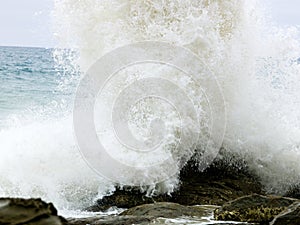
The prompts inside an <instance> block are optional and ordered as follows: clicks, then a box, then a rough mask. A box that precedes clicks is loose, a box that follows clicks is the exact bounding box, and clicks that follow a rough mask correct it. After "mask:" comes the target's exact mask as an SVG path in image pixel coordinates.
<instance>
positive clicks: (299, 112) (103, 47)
mask: <svg viewBox="0 0 300 225" xmlns="http://www.w3.org/2000/svg"><path fill="white" fill-rule="evenodd" d="M54 17H55V26H56V27H55V29H56V32H55V36H56V38H57V39H58V40H59V41H60V46H58V47H59V48H57V50H56V51H55V54H54V56H55V59H56V61H57V65H58V66H63V68H64V70H63V71H64V72H62V74H61V81H60V85H59V87H58V89H59V90H60V91H61V92H63V93H66V95H68V96H69V95H71V96H74V94H75V91H74V84H77V83H78V81H79V76H78V74H79V73H81V74H84V72H86V71H87V70H88V69H89V68H90V66H91V65H93V64H94V63H95V62H96V61H97V60H98V59H99V58H100V57H101V56H103V55H104V54H106V53H108V52H110V51H112V50H114V49H116V48H117V47H120V46H123V45H126V44H130V43H135V42H138V41H145V40H154V41H162V42H168V43H171V44H174V45H177V46H182V47H184V48H187V49H189V50H191V51H192V52H193V53H194V54H196V55H197V56H198V57H199V59H200V60H202V61H203V62H204V63H205V65H206V68H209V69H210V70H211V71H212V73H213V74H214V75H215V76H216V78H217V80H218V82H219V85H220V87H221V89H222V92H223V95H224V99H225V105H226V111H227V129H226V133H225V137H224V140H223V146H224V147H225V148H226V149H227V150H228V151H231V152H233V153H236V154H239V155H240V156H241V157H243V158H244V159H245V161H246V162H248V164H249V166H250V168H251V169H252V170H253V171H254V172H255V173H256V174H257V175H258V176H259V177H260V179H261V181H262V183H263V184H264V185H265V187H266V189H267V190H268V191H269V192H272V193H283V192H284V191H286V190H287V188H288V187H289V186H290V185H294V184H296V183H298V182H299V181H300V177H299V174H300V165H299V163H298V162H299V160H300V147H299V145H300V140H299V137H300V101H299V98H298V96H300V89H299V85H300V65H299V63H298V62H297V59H298V58H299V56H300V41H299V38H297V37H298V36H297V35H299V31H298V29H297V28H295V27H289V28H278V27H276V26H274V25H272V23H270V22H268V21H266V19H265V17H264V12H263V7H262V6H261V5H260V4H259V3H258V1H255V0H250V1H246V0H245V1H240V0H228V1H217V0H211V1H209V0H202V1H201V0H199V1H179V0H178V1H176V0H173V1H169V0H166V1H161V0H152V1H150V0H141V1H140V0H83V1H79V0H78V1H77V0H76V1H74V0H60V1H58V0H57V1H56V2H55V10H54ZM64 49H73V50H74V51H75V52H76V53H77V54H74V52H70V51H69V50H64ZM154 72H155V76H157V77H164V78H167V79H170V80H172V81H173V82H174V83H176V84H177V85H180V87H182V89H183V90H184V91H185V92H186V93H187V95H188V96H189V97H190V98H191V99H192V100H193V101H194V102H195V108H196V109H197V114H198V116H199V117H200V118H201V121H200V122H201V127H203V128H204V129H201V130H200V131H199V133H200V134H201V135H200V137H202V138H200V139H199V140H198V142H197V143H195V146H193V147H192V148H193V149H194V148H198V149H201V147H202V146H203V143H206V141H207V140H206V139H205V138H206V137H207V135H206V133H207V130H208V127H209V125H210V123H211V121H210V118H209V114H207V112H206V110H207V108H209V106H208V105H207V102H206V101H205V96H204V95H203V93H202V92H201V87H203V85H204V84H203V83H197V82H194V81H193V82H192V81H191V80H189V78H188V77H187V76H186V75H184V74H182V73H180V72H178V71H175V70H172V69H170V68H160V69H159V70H156V69H154V68H153V65H143V66H139V65H138V66H134V67H132V68H129V69H128V70H126V71H121V72H120V74H119V76H116V78H115V79H114V80H112V82H110V84H109V85H108V87H107V89H106V91H104V92H103V93H102V95H101V96H100V97H101V98H100V99H99V101H98V104H97V107H96V109H97V110H98V111H100V112H103V114H101V116H107V111H106V110H105V108H106V105H107V104H109V103H110V102H111V100H112V99H114V97H115V96H116V95H117V94H118V93H119V92H120V89H122V88H124V87H125V86H126V85H128V84H130V83H132V81H135V80H138V79H140V78H141V77H147V76H152V75H153V73H154ZM70 86H72V88H70ZM220 101H223V99H220ZM62 102H65V103H63V104H66V105H67V106H66V107H58V106H49V107H50V110H49V111H50V113H48V114H47V115H46V116H45V115H39V116H38V118H36V117H37V116H36V115H35V114H34V115H32V114H29V115H27V117H26V118H23V117H18V118H17V121H19V122H18V124H15V123H14V124H10V125H9V126H6V127H9V128H5V129H2V130H1V131H0V147H1V149H3V151H4V152H5V157H2V158H1V163H0V167H1V171H5V175H1V176H0V181H1V182H0V183H1V188H0V192H1V194H2V195H5V196H24V197H29V196H30V197H35V196H36V197H43V198H45V199H46V200H49V201H52V202H54V203H55V204H56V205H57V206H58V207H59V208H60V209H62V208H83V207H85V206H88V205H89V204H91V202H92V201H93V199H94V198H97V197H99V196H101V195H103V194H107V193H109V192H111V191H113V190H114V183H112V182H110V181H107V180H105V179H103V178H100V177H99V176H97V175H96V174H95V173H94V172H93V171H92V170H91V169H90V168H89V167H88V166H87V164H86V163H85V161H84V160H83V158H82V157H81V155H80V153H79V151H78V149H77V144H76V140H75V137H74V135H73V127H72V126H73V125H72V112H71V110H72V102H73V99H70V98H66V99H64V101H62ZM157 108H160V109H161V110H160V111H159V112H155V110H154V109H157ZM56 111H62V112H63V113H59V116H57V112H56ZM51 112H53V113H51ZM155 116H156V117H160V118H163V120H164V121H165V122H166V123H165V124H166V129H167V130H169V131H170V134H171V135H169V136H168V139H166V140H165V142H166V143H165V145H164V146H165V148H166V149H167V150H169V149H172V146H176V143H178V140H179V139H178V138H179V136H178V127H180V126H181V128H183V130H187V131H188V130H189V129H190V126H192V124H193V121H190V123H188V124H180V120H179V119H180V117H179V116H178V115H177V114H176V111H175V112H174V109H173V108H172V107H169V106H168V105H166V104H164V103H161V102H155V101H154V100H153V99H147V100H146V101H141V102H138V103H137V104H136V105H135V106H134V107H133V108H131V114H130V118H129V127H130V129H131V131H133V133H135V134H136V137H137V138H138V139H141V140H144V139H145V137H149V136H151V132H149V126H148V125H149V124H148V122H149V120H151V118H153V117H155ZM32 121H34V122H32ZM96 122H97V124H100V125H101V126H100V128H99V130H98V132H99V136H101V135H102V139H103V140H104V141H105V144H106V145H107V146H109V147H110V148H111V149H112V152H114V151H115V150H116V149H118V147H119V145H117V144H116V141H115V140H114V139H111V138H110V133H105V132H103V127H104V129H106V128H107V127H109V124H108V121H107V120H103V119H102V117H98V120H97V121H96ZM180 150H181V149H180ZM122 151H123V152H121V153H122V154H120V155H118V157H119V160H124V158H125V159H126V160H128V162H129V163H130V164H134V163H137V164H138V163H141V162H140V161H139V160H140V159H135V158H134V157H132V156H131V155H130V154H129V155H126V154H125V153H126V149H123V150H122ZM118 153H119V152H117V153H116V154H118ZM167 153H168V154H169V153H170V152H167ZM171 154H177V153H176V152H172V151H171ZM126 157H127V158H126ZM155 157H158V156H157V155H156V156H155ZM155 157H154V158H153V159H151V160H152V161H155V160H157V159H156V158H155ZM158 158H159V157H158ZM199 160H201V159H199ZM179 161H180V160H179ZM180 166H181V165H180V162H179V164H178V167H179V168H180ZM111 169H112V170H113V169H114V168H111ZM160 169H161V168H157V170H158V171H160ZM143 172H144V173H145V174H147V171H146V170H144V171H143ZM124 176H126V179H127V180H128V181H129V182H130V180H139V181H140V185H141V188H142V189H144V188H149V187H145V186H144V185H143V184H144V183H148V182H149V180H143V179H140V177H137V176H136V174H133V173H130V171H124ZM177 185H178V179H177V178H176V176H175V177H173V178H172V179H170V180H168V181H165V182H164V183H162V184H160V185H159V186H156V185H153V187H151V188H150V189H148V194H156V193H162V192H172V191H173V190H174V188H176V186H177ZM79 202H80V204H79Z"/></svg>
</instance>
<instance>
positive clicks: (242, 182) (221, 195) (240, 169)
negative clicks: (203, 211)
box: [87, 153, 264, 212]
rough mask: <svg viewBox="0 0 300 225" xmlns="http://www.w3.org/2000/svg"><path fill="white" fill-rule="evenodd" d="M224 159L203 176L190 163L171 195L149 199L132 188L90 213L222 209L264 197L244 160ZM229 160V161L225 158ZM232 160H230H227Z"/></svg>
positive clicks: (107, 198) (106, 199)
mask: <svg viewBox="0 0 300 225" xmlns="http://www.w3.org/2000/svg"><path fill="white" fill-rule="evenodd" d="M222 154H223V156H222V155H221V157H220V158H219V160H217V161H215V162H214V164H213V165H211V166H210V167H209V168H207V169H206V170H205V171H203V172H201V171H199V170H198V167H197V163H195V161H193V160H191V161H190V162H188V163H187V165H186V166H185V167H184V168H183V169H182V170H181V173H180V181H181V184H180V187H179V188H178V190H176V191H175V192H173V193H172V195H160V196H153V197H151V198H149V197H146V196H145V193H142V192H140V190H139V189H134V188H133V187H125V188H122V189H120V188H117V190H116V191H115V192H114V194H113V195H111V196H105V197H104V198H102V199H99V200H97V202H96V203H95V205H93V206H91V207H89V208H88V209H87V210H88V211H93V212H97V211H105V210H107V209H108V208H110V207H113V206H117V207H119V208H131V207H134V206H138V205H142V204H151V203H155V202H174V203H178V204H181V205H222V204H224V203H225V202H228V201H230V200H233V199H236V198H238V197H241V196H244V195H249V194H253V193H257V194H264V192H263V190H262V187H261V184H260V183H259V182H258V179H257V178H256V177H255V176H253V175H252V174H251V173H250V172H249V171H248V168H247V166H246V164H245V163H244V162H243V160H242V159H239V158H237V159H235V161H236V162H238V163H231V164H230V163H229V161H230V162H232V158H234V157H235V156H232V155H231V156H228V155H226V154H225V153H222ZM226 157H227V158H226ZM228 158H230V160H228Z"/></svg>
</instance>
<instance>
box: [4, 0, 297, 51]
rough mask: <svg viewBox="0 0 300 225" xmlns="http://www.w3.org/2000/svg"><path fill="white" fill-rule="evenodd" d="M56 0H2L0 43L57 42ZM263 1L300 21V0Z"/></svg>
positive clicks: (280, 15)
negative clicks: (53, 14) (53, 28)
mask: <svg viewBox="0 0 300 225" xmlns="http://www.w3.org/2000/svg"><path fill="white" fill-rule="evenodd" d="M53 1H54V0H0V46H9V45H13V46H43V47H52V46H55V41H54V40H53V37H52V32H51V16H50V13H51V10H52V9H53ZM99 1H100V0H99ZM183 1H184V0H183ZM262 1H264V2H266V5H267V7H268V8H270V12H271V15H272V16H273V18H274V20H275V21H276V22H277V23H278V24H280V25H300V0H262Z"/></svg>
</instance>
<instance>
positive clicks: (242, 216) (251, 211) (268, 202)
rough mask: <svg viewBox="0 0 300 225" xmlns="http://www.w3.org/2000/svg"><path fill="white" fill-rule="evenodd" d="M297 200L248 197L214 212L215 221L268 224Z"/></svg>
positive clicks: (273, 197)
mask: <svg viewBox="0 0 300 225" xmlns="http://www.w3.org/2000/svg"><path fill="white" fill-rule="evenodd" d="M296 201H298V200H297V199H292V198H285V197H279V196H262V195H258V194H254V195H248V196H244V197H241V198H238V199H236V200H233V201H230V202H227V203H225V204H224V205H223V206H222V207H221V208H219V209H216V210H215V219H216V220H225V221H228V220H231V221H240V222H251V223H260V224H269V222H270V221H272V220H273V219H274V217H275V216H276V215H278V214H279V213H281V212H282V211H284V210H285V209H286V208H287V207H289V206H290V205H291V204H293V203H294V202H296Z"/></svg>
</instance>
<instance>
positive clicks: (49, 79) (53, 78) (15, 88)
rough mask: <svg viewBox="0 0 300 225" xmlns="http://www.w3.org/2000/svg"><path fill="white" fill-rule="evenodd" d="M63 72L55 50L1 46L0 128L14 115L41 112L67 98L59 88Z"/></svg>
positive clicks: (6, 124)
mask: <svg viewBox="0 0 300 225" xmlns="http://www.w3.org/2000/svg"><path fill="white" fill-rule="evenodd" d="M60 72H61V71H59V69H58V67H56V66H55V62H54V59H53V49H45V48H29V47H0V129H1V128H3V126H8V123H9V122H13V116H14V115H15V116H20V114H23V115H24V114H26V112H27V113H28V112H29V111H34V110H40V111H42V110H43V109H45V108H46V107H47V106H49V105H51V104H54V105H55V104H59V102H61V100H62V99H63V98H65V97H68V96H66V93H63V92H62V91H61V90H60V89H59V85H60V81H61V73H60Z"/></svg>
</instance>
